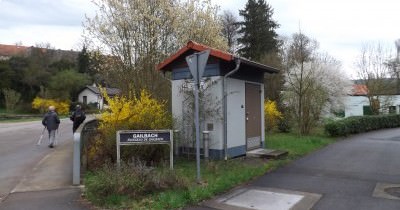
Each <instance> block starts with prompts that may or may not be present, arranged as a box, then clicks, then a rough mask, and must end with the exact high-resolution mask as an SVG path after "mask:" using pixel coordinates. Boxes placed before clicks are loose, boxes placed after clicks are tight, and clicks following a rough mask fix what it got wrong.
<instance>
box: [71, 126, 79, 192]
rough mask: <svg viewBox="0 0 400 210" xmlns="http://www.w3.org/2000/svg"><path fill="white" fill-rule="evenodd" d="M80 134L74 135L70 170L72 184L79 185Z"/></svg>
mask: <svg viewBox="0 0 400 210" xmlns="http://www.w3.org/2000/svg"><path fill="white" fill-rule="evenodd" d="M80 178H81V133H80V131H79V132H75V133H74V157H73V168H72V184H73V185H79V184H80V183H81V181H80Z"/></svg>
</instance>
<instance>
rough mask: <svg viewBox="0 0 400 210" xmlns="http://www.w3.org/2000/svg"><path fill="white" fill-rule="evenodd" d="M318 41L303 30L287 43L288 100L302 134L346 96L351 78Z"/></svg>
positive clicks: (285, 45) (285, 59)
mask: <svg viewBox="0 0 400 210" xmlns="http://www.w3.org/2000/svg"><path fill="white" fill-rule="evenodd" d="M317 49H318V42H317V41H316V40H313V39H310V38H309V37H307V36H306V35H304V34H302V33H301V32H300V33H296V34H293V36H292V38H291V39H290V40H287V41H286V42H285V44H284V53H283V55H284V57H283V58H284V71H285V73H284V74H285V91H284V101H285V102H286V104H287V105H288V106H289V108H290V109H291V110H292V114H293V118H294V119H296V123H297V126H298V128H299V132H300V134H308V133H310V131H311V129H312V128H313V127H314V126H315V125H316V123H317V122H318V120H319V119H320V117H321V114H322V112H323V110H324V109H325V108H326V107H327V106H329V107H333V108H334V107H337V104H340V99H342V98H343V97H342V96H345V93H346V88H345V87H346V86H347V83H346V81H347V79H346V78H344V77H343V76H342V75H341V74H338V72H340V68H341V65H340V63H339V62H338V61H336V60H335V59H334V58H332V57H331V56H329V55H327V54H322V53H319V52H318V51H317Z"/></svg>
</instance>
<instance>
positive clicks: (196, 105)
mask: <svg viewBox="0 0 400 210" xmlns="http://www.w3.org/2000/svg"><path fill="white" fill-rule="evenodd" d="M196 56H197V57H198V56H199V55H198V54H196ZM196 62H197V75H198V73H199V71H198V65H199V62H198V59H196ZM199 81H200V78H199V77H198V76H197V79H196V80H195V85H194V98H195V99H194V100H195V103H194V107H195V127H196V166H197V167H196V168H197V182H200V181H201V176H200V123H199V84H200V82H199Z"/></svg>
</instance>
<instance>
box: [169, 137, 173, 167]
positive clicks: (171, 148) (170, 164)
mask: <svg viewBox="0 0 400 210" xmlns="http://www.w3.org/2000/svg"><path fill="white" fill-rule="evenodd" d="M169 136H170V143H169V168H170V169H171V170H172V169H174V131H172V130H170V131H169Z"/></svg>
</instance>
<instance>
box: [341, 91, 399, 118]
mask: <svg viewBox="0 0 400 210" xmlns="http://www.w3.org/2000/svg"><path fill="white" fill-rule="evenodd" d="M367 93H368V88H367V86H366V85H360V84H355V85H353V89H352V93H351V94H350V95H348V96H346V98H345V100H344V106H345V117H350V116H363V115H368V114H369V112H370V103H369V100H368V97H367ZM379 102H380V103H379V104H380V112H381V113H385V114H389V113H390V114H392V113H393V114H399V113H400V95H379Z"/></svg>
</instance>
